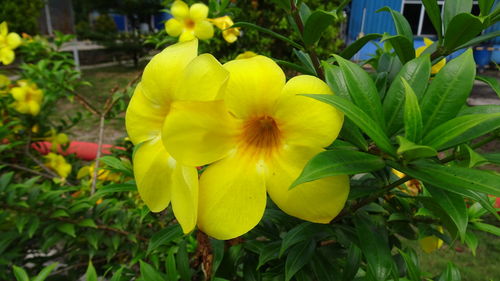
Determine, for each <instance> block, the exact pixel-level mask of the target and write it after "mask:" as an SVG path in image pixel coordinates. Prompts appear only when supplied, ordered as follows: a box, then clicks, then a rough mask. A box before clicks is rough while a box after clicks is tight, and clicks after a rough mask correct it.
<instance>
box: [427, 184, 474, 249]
mask: <svg viewBox="0 0 500 281" xmlns="http://www.w3.org/2000/svg"><path fill="white" fill-rule="evenodd" d="M426 188H427V190H428V191H429V192H430V193H431V195H432V198H434V199H435V201H436V202H437V203H438V204H439V205H440V206H441V208H443V210H446V213H447V215H448V216H449V217H450V218H451V220H452V221H453V223H455V226H456V227H457V230H458V234H459V235H460V238H461V240H462V241H464V239H465V233H466V231H467V223H468V220H469V218H468V214H467V206H466V205H465V201H464V198H463V197H462V196H460V195H457V194H455V193H451V192H448V191H446V190H442V189H439V188H436V187H433V186H426Z"/></svg>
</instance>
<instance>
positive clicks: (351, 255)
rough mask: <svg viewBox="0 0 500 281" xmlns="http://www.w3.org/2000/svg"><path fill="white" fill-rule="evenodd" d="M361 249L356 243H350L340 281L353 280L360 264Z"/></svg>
mask: <svg viewBox="0 0 500 281" xmlns="http://www.w3.org/2000/svg"><path fill="white" fill-rule="evenodd" d="M361 256H362V253H361V250H360V249H359V247H358V246H356V244H354V243H351V245H350V246H349V250H348V252H347V260H346V265H345V267H344V270H343V271H342V281H351V280H354V277H355V276H356V273H358V270H359V266H360V265H361Z"/></svg>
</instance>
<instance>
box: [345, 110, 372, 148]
mask: <svg viewBox="0 0 500 281" xmlns="http://www.w3.org/2000/svg"><path fill="white" fill-rule="evenodd" d="M339 138H342V139H343V140H345V141H348V142H350V143H352V144H353V145H355V146H356V147H358V148H359V149H361V150H363V151H368V142H367V141H366V139H365V137H364V136H363V134H362V133H361V131H360V130H359V128H358V127H356V125H354V123H353V122H352V121H351V120H350V119H349V118H347V117H346V118H344V126H342V130H341V131H340V135H339Z"/></svg>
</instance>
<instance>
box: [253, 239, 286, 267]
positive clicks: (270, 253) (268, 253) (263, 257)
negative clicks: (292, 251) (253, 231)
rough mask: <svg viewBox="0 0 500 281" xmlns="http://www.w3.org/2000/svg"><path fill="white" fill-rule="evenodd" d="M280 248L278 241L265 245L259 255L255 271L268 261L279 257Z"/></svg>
mask: <svg viewBox="0 0 500 281" xmlns="http://www.w3.org/2000/svg"><path fill="white" fill-rule="evenodd" d="M280 248H281V242H280V241H274V242H271V243H268V244H267V245H265V246H264V247H263V248H262V250H261V251H260V254H259V263H258V264H257V270H258V269H259V268H260V267H261V266H263V265H264V264H266V263H267V262H268V261H271V260H274V259H277V258H278V257H279V255H278V254H279V252H280Z"/></svg>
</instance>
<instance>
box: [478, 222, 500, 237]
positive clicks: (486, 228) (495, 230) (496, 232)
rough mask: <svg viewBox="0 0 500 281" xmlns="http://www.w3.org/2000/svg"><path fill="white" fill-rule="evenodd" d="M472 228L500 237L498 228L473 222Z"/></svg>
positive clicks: (499, 228)
mask: <svg viewBox="0 0 500 281" xmlns="http://www.w3.org/2000/svg"><path fill="white" fill-rule="evenodd" d="M472 226H473V227H474V228H476V229H478V230H481V231H484V232H488V233H491V234H493V235H495V236H500V227H497V226H494V225H491V224H487V223H482V222H473V223H472Z"/></svg>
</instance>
